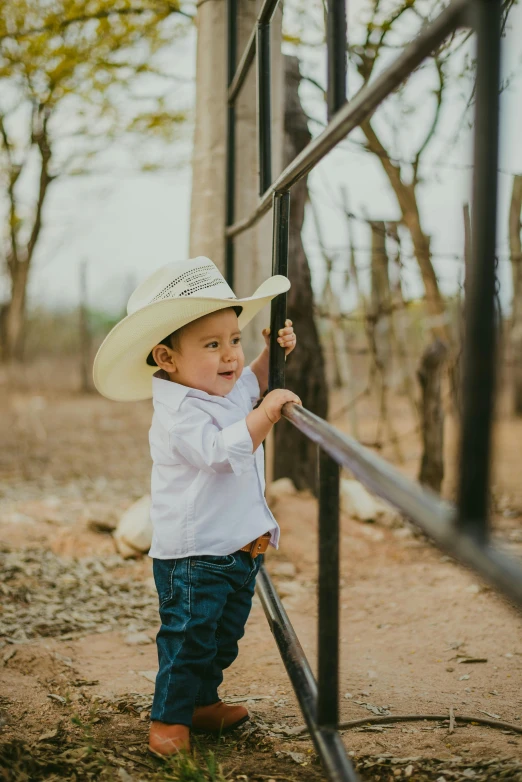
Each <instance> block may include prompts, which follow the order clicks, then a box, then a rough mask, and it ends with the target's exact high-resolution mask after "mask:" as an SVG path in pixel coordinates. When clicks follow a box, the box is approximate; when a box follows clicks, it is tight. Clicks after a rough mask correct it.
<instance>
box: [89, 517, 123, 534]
mask: <svg viewBox="0 0 522 782" xmlns="http://www.w3.org/2000/svg"><path fill="white" fill-rule="evenodd" d="M87 528H88V529H90V530H92V531H93V532H102V533H103V532H105V533H107V532H109V533H112V532H114V530H115V529H116V522H115V521H113V520H112V519H89V521H88V522H87Z"/></svg>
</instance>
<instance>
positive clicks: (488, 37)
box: [457, 0, 501, 541]
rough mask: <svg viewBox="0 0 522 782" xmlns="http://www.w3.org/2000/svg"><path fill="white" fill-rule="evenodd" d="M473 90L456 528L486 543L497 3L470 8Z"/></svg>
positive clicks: (483, 0)
mask: <svg viewBox="0 0 522 782" xmlns="http://www.w3.org/2000/svg"><path fill="white" fill-rule="evenodd" d="M471 12H472V13H473V18H474V20H475V29H476V33H477V82H476V109H475V141H474V144H475V150H474V158H475V159H474V163H475V168H474V181H473V210H472V238H471V264H470V269H469V271H470V275H469V280H468V284H467V290H466V296H467V301H466V325H465V341H464V362H463V417H462V433H461V438H462V439H461V452H460V486H459V497H458V504H459V514H458V522H457V523H458V526H459V528H460V529H461V530H462V531H465V532H466V533H468V534H470V535H473V536H474V537H475V538H476V539H478V540H479V541H485V540H486V539H487V536H488V510H489V508H488V505H489V478H490V448H491V426H492V418H493V403H494V390H495V367H496V359H495V347H496V344H495V343H496V333H495V331H496V329H495V244H496V227H497V167H498V136H499V129H498V125H499V82H500V15H501V4H500V0H473V3H472V5H471Z"/></svg>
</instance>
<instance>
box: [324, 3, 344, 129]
mask: <svg viewBox="0 0 522 782" xmlns="http://www.w3.org/2000/svg"><path fill="white" fill-rule="evenodd" d="M327 11H328V13H327V18H326V43H327V50H328V87H327V107H328V119H329V120H330V119H331V118H332V117H333V115H334V114H335V112H336V111H339V109H340V108H341V106H342V105H343V104H344V103H346V50H347V40H346V37H347V33H346V7H345V0H328V8H327Z"/></svg>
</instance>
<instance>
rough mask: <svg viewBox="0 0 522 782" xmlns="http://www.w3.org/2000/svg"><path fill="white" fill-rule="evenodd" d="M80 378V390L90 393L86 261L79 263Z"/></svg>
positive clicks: (89, 336)
mask: <svg viewBox="0 0 522 782" xmlns="http://www.w3.org/2000/svg"><path fill="white" fill-rule="evenodd" d="M79 310H80V311H79V316H80V317H79V330H80V377H81V390H82V391H83V392H84V393H88V392H89V391H92V387H91V366H92V362H91V333H90V329H89V319H88V318H89V316H88V311H87V261H82V262H81V263H80V308H79Z"/></svg>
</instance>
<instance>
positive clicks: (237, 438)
mask: <svg viewBox="0 0 522 782" xmlns="http://www.w3.org/2000/svg"><path fill="white" fill-rule="evenodd" d="M169 445H170V450H171V452H172V454H173V455H174V456H175V457H177V458H179V459H181V460H182V461H183V462H185V463H188V464H191V465H192V466H193V467H197V468H198V469H199V470H203V471H205V472H210V473H230V472H233V473H235V474H236V475H241V474H242V473H244V472H246V470H250V469H252V467H254V464H255V456H254V454H253V453H252V449H253V447H254V446H253V443H252V438H251V436H250V432H249V431H248V427H247V425H246V421H245V419H244V418H242V419H241V420H240V421H236V423H234V424H231V425H230V426H226V427H225V428H224V429H219V427H217V426H216V425H215V424H214V423H213V421H212V418H211V416H209V415H208V414H207V413H204V412H202V411H201V410H190V411H186V412H185V414H184V415H183V416H180V418H179V420H177V421H176V422H175V423H174V425H173V426H172V427H171V429H170V431H169Z"/></svg>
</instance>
